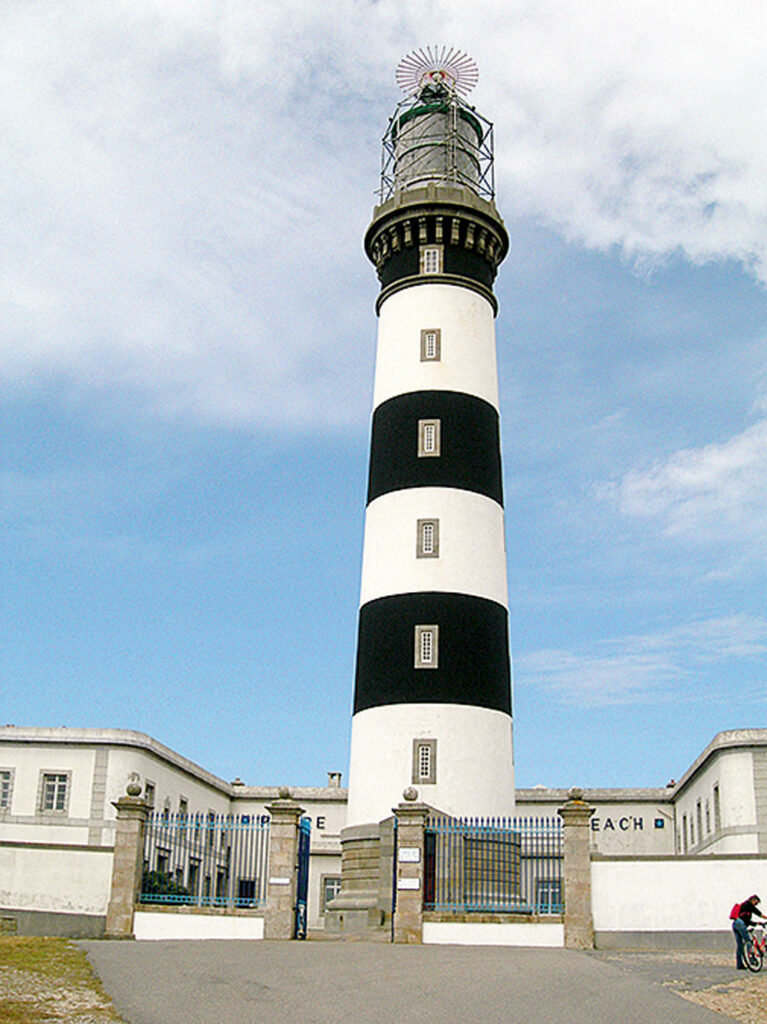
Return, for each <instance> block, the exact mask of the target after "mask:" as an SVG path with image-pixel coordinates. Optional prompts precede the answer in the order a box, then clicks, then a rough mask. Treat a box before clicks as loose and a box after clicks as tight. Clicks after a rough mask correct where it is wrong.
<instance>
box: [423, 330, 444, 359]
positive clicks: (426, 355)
mask: <svg viewBox="0 0 767 1024" xmlns="http://www.w3.org/2000/svg"><path fill="white" fill-rule="evenodd" d="M441 358H442V331H441V330H440V329H439V328H438V327H429V328H427V329H426V330H424V331H421V362H422V363H438V362H439V361H440V359H441Z"/></svg>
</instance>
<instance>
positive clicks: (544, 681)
mask: <svg viewBox="0 0 767 1024" xmlns="http://www.w3.org/2000/svg"><path fill="white" fill-rule="evenodd" d="M765 654H767V619H764V618H761V617H760V616H755V615H749V614H745V613H741V614H733V615H727V616H721V617H717V618H711V619H705V620H703V619H702V620H696V621H693V622H689V623H682V624H680V625H678V626H674V627H672V628H670V629H666V630H659V631H657V632H654V633H645V634H635V635H629V636H624V637H619V638H617V639H611V640H604V641H601V642H596V643H594V644H592V645H590V646H587V645H581V646H578V647H576V648H574V649H571V650H567V649H550V650H542V651H536V652H534V653H532V654H529V655H527V656H526V657H524V658H521V659H520V660H519V662H518V664H517V678H518V681H519V682H520V684H521V685H524V686H525V687H526V688H528V689H530V690H534V689H541V690H542V691H544V692H548V693H551V694H553V695H555V696H556V697H558V698H559V699H561V700H563V701H565V702H573V703H578V704H585V705H589V706H595V707H596V706H609V705H619V704H643V703H653V702H658V701H665V700H669V699H673V700H675V701H680V700H683V699H688V698H689V697H694V698H695V699H701V700H703V699H705V700H710V699H712V696H713V694H712V692H711V688H710V687H702V686H701V684H700V678H701V674H702V673H703V675H705V670H707V669H712V668H714V669H715V668H716V667H717V666H723V665H725V664H726V663H727V662H739V663H741V669H742V668H743V664H744V663H747V662H748V661H749V659H759V658H761V657H763V656H764V655H765ZM692 684H694V685H695V687H696V690H695V691H693V692H691V691H690V689H689V687H690V686H691V685H692ZM754 692H755V693H756V694H758V695H759V699H760V700H762V701H764V700H765V691H764V687H763V686H760V687H759V688H758V690H756V691H754ZM744 699H745V694H744Z"/></svg>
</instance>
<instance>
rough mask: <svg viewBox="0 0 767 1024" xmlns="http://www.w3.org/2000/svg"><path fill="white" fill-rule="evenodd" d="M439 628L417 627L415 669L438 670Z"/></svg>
mask: <svg viewBox="0 0 767 1024" xmlns="http://www.w3.org/2000/svg"><path fill="white" fill-rule="evenodd" d="M438 666H439V626H416V627H415V667H416V668H438Z"/></svg>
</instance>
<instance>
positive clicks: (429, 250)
mask: <svg viewBox="0 0 767 1024" xmlns="http://www.w3.org/2000/svg"><path fill="white" fill-rule="evenodd" d="M421 273H422V274H441V273H442V246H441V245H423V246H421Z"/></svg>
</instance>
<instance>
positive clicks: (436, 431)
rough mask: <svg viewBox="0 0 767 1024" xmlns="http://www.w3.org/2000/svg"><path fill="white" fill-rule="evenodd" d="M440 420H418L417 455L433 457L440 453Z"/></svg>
mask: <svg viewBox="0 0 767 1024" xmlns="http://www.w3.org/2000/svg"><path fill="white" fill-rule="evenodd" d="M440 434H441V430H440V421H439V420H419V421H418V457H419V458H423V457H426V458H434V457H436V456H438V455H439V453H440V443H441V438H440Z"/></svg>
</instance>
